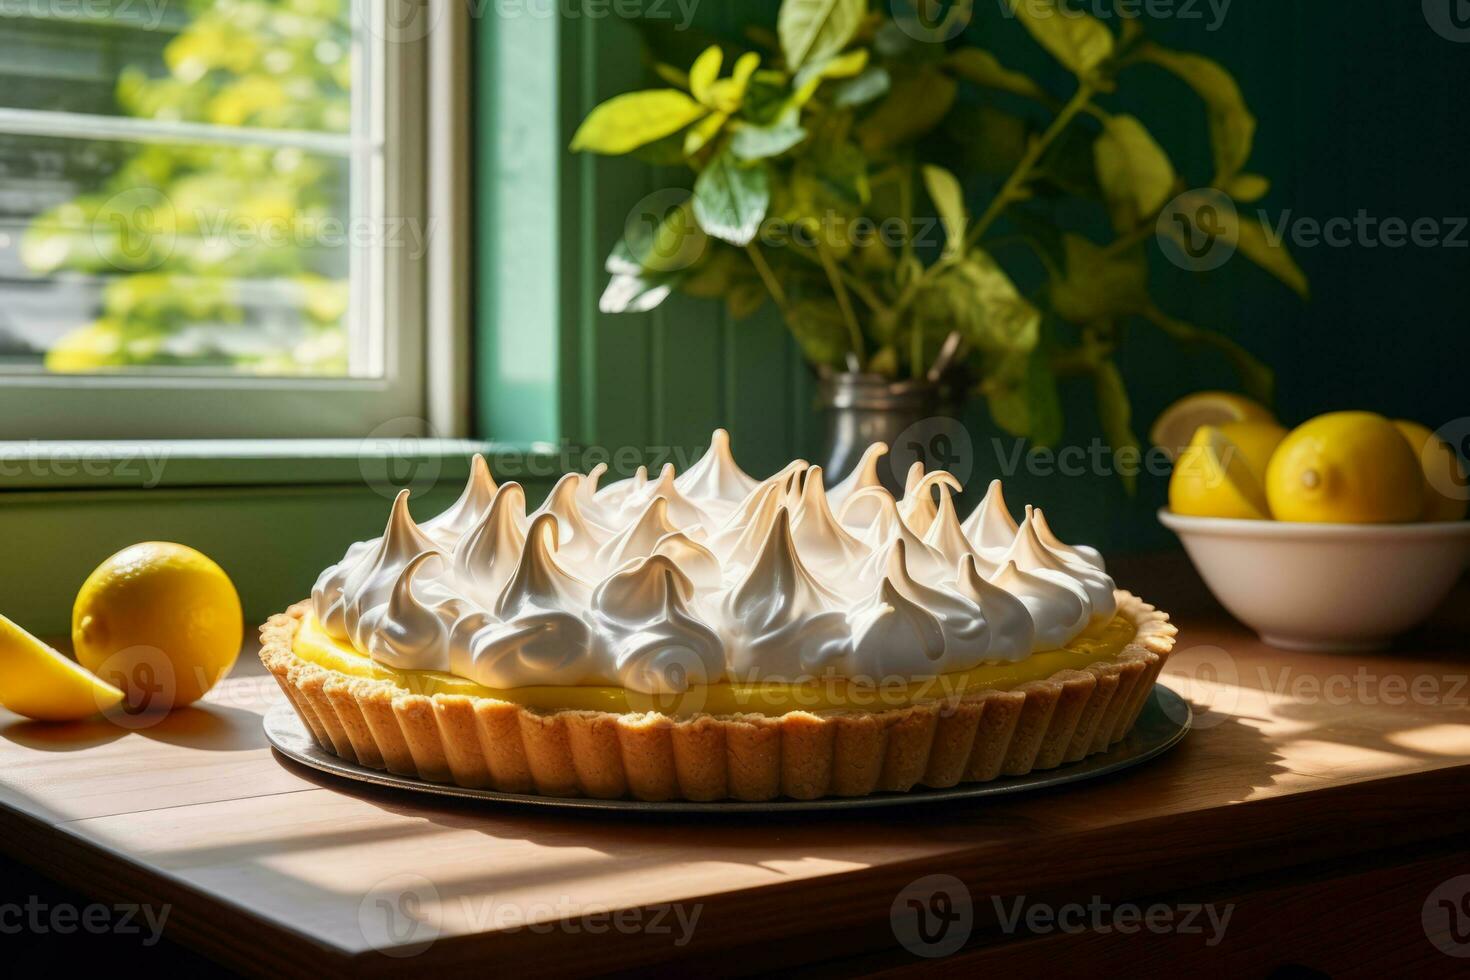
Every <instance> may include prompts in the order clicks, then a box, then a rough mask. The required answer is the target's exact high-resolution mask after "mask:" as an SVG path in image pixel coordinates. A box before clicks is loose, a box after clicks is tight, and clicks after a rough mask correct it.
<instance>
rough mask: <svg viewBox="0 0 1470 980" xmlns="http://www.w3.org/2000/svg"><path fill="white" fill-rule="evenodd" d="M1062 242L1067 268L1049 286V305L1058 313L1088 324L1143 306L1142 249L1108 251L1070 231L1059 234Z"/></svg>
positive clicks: (1144, 272) (1145, 283) (1145, 288)
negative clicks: (1063, 274) (1061, 276)
mask: <svg viewBox="0 0 1470 980" xmlns="http://www.w3.org/2000/svg"><path fill="white" fill-rule="evenodd" d="M1062 242H1063V247H1064V249H1065V251H1066V263H1067V265H1066V269H1067V272H1066V276H1065V277H1064V278H1063V279H1061V280H1060V281H1057V282H1053V283H1052V287H1051V302H1052V309H1054V310H1056V312H1057V315H1058V316H1060V317H1061V318H1062V319H1064V320H1067V321H1068V322H1071V323H1076V324H1088V323H1093V322H1096V321H1098V320H1104V319H1109V318H1111V317H1115V316H1119V315H1126V314H1132V313H1139V312H1142V311H1143V310H1144V309H1145V308H1147V306H1148V305H1149V300H1148V262H1147V260H1146V259H1145V258H1144V255H1143V252H1142V250H1140V249H1137V248H1135V249H1132V250H1130V251H1128V252H1125V253H1123V254H1122V255H1116V256H1115V255H1110V254H1108V253H1107V252H1106V251H1105V250H1104V249H1101V248H1099V247H1098V246H1096V245H1094V244H1093V243H1092V242H1090V241H1088V240H1087V239H1086V238H1083V237H1082V236H1081V235H1074V234H1071V233H1070V232H1069V233H1067V234H1065V235H1063V236H1062Z"/></svg>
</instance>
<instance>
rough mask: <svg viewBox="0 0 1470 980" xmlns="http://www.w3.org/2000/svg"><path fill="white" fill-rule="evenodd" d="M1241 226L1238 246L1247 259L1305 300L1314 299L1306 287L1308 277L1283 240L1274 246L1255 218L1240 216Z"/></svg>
mask: <svg viewBox="0 0 1470 980" xmlns="http://www.w3.org/2000/svg"><path fill="white" fill-rule="evenodd" d="M1239 224H1240V231H1239V233H1238V235H1237V238H1236V247H1237V248H1239V249H1240V251H1241V252H1243V253H1244V254H1245V257H1246V258H1248V259H1250V260H1251V261H1252V262H1254V263H1255V264H1256V265H1258V266H1260V267H1261V268H1262V269H1265V270H1266V271H1267V272H1269V273H1271V275H1273V276H1275V277H1276V278H1277V279H1280V280H1281V281H1282V282H1284V283H1286V285H1288V286H1290V287H1291V288H1292V289H1293V290H1295V291H1296V294H1297V295H1298V296H1300V297H1301V298H1302V299H1311V297H1312V289H1311V286H1309V285H1308V284H1307V275H1306V273H1304V272H1302V270H1301V266H1299V265H1297V264H1296V260H1295V259H1293V258H1292V257H1291V253H1290V252H1288V251H1287V250H1286V244H1285V243H1284V242H1281V241H1277V242H1274V243H1273V242H1272V241H1271V240H1270V238H1269V237H1268V236H1267V235H1266V229H1265V228H1264V227H1262V225H1261V223H1260V221H1258V220H1256V219H1255V218H1247V217H1245V216H1241V217H1240V218H1239Z"/></svg>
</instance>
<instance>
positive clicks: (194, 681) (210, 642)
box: [72, 541, 244, 711]
mask: <svg viewBox="0 0 1470 980" xmlns="http://www.w3.org/2000/svg"><path fill="white" fill-rule="evenodd" d="M243 634H244V617H243V615H242V613H241V609H240V597H239V595H238V594H237V593H236V591H235V586H234V585H233V583H231V582H230V578H229V576H228V575H226V574H225V572H224V569H222V568H220V567H219V565H217V564H215V563H214V562H213V561H212V560H210V559H209V558H208V557H207V556H205V555H203V554H201V553H200V552H198V551H196V550H194V549H193V548H190V547H187V546H186V545H181V544H173V543H170V542H166V541H146V542H143V543H142V544H135V545H133V546H131V547H128V548H124V549H123V550H122V551H119V552H118V553H117V554H115V555H113V556H112V557H110V558H108V559H107V560H106V561H104V562H103V563H102V564H101V565H99V566H97V569H96V570H95V571H93V572H92V574H91V575H90V576H88V578H87V580H86V582H85V583H84V584H83V585H82V588H81V591H80V592H78V593H77V598H76V603H75V605H74V606H73V607H72V646H73V649H74V650H75V652H76V656H77V660H78V661H79V662H80V663H81V664H82V666H84V667H86V668H87V669H88V670H90V671H91V672H92V673H93V674H96V675H97V676H98V677H101V678H102V679H103V680H105V681H108V682H110V683H112V684H113V685H115V686H116V687H118V688H120V689H122V690H123V691H124V692H125V693H126V695H127V704H128V706H129V709H130V710H133V711H167V710H169V709H172V708H178V707H182V706H183V705H186V704H192V703H193V702H194V701H197V700H199V698H201V697H203V696H204V694H205V692H207V691H208V690H209V689H210V688H211V687H213V686H214V685H215V684H216V683H218V682H219V681H220V680H222V679H223V678H224V677H225V675H226V674H228V673H229V671H230V668H231V667H232V666H234V663H235V658H236V657H237V656H238V655H239V652H240V641H241V638H242V636H243Z"/></svg>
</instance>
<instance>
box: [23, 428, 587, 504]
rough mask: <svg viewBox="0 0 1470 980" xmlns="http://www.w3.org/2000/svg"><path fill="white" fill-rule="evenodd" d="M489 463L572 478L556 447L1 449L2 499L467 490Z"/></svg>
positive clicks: (77, 445) (263, 443)
mask: <svg viewBox="0 0 1470 980" xmlns="http://www.w3.org/2000/svg"><path fill="white" fill-rule="evenodd" d="M474 453H481V454H483V455H484V456H485V459H486V461H487V462H488V463H489V464H490V471H491V472H492V473H494V474H495V478H496V480H497V481H504V480H517V481H519V482H521V483H527V484H540V483H544V482H548V481H551V480H554V479H555V478H556V477H558V476H560V475H561V474H562V473H563V472H565V471H566V470H567V469H568V465H569V460H570V456H569V454H568V453H566V452H563V451H561V450H559V449H558V447H555V446H552V445H550V444H547V443H536V444H533V445H529V446H527V445H516V444H508V443H496V442H480V441H475V440H470V439H417V438H400V437H391V436H389V437H369V438H367V439H183V440H152V441H37V440H32V441H9V442H7V441H0V492H9V491H17V490H31V491H34V490H153V489H158V488H186V487H226V486H228V487H272V486H274V487H283V486H291V487H302V486H321V485H324V484H338V485H346V484H363V483H366V484H368V485H369V486H373V487H374V488H379V487H381V486H383V485H387V484H393V485H398V486H407V487H409V488H410V489H411V490H414V491H416V492H417V491H419V490H425V489H428V488H430V487H432V486H436V485H437V484H438V483H439V482H440V481H444V480H454V481H462V480H464V479H465V477H466V476H467V475H468V474H469V461H470V456H471V455H472V454H474Z"/></svg>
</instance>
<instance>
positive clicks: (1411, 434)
mask: <svg viewBox="0 0 1470 980" xmlns="http://www.w3.org/2000/svg"><path fill="white" fill-rule="evenodd" d="M1393 424H1394V425H1395V426H1397V427H1398V430H1399V431H1400V432H1402V433H1403V434H1404V438H1405V439H1407V440H1409V446H1410V448H1412V449H1413V450H1414V452H1416V453H1418V454H1419V466H1420V468H1421V469H1422V470H1423V471H1424V513H1423V515H1422V517H1421V520H1426V521H1458V520H1463V519H1464V517H1465V505H1466V502H1467V497H1470V493H1467V489H1470V484H1467V483H1466V481H1465V468H1464V467H1463V466H1461V465H1460V460H1459V458H1458V457H1457V456H1456V455H1455V451H1454V450H1453V449H1451V448H1450V446H1449V443H1447V442H1445V441H1444V440H1443V439H1441V438H1440V437H1439V436H1437V435H1435V434H1434V433H1433V432H1430V431H1429V428H1428V427H1427V426H1423V425H1420V424H1419V423H1418V422H1410V421H1408V420H1406V419H1396V420H1394V423H1393Z"/></svg>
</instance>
